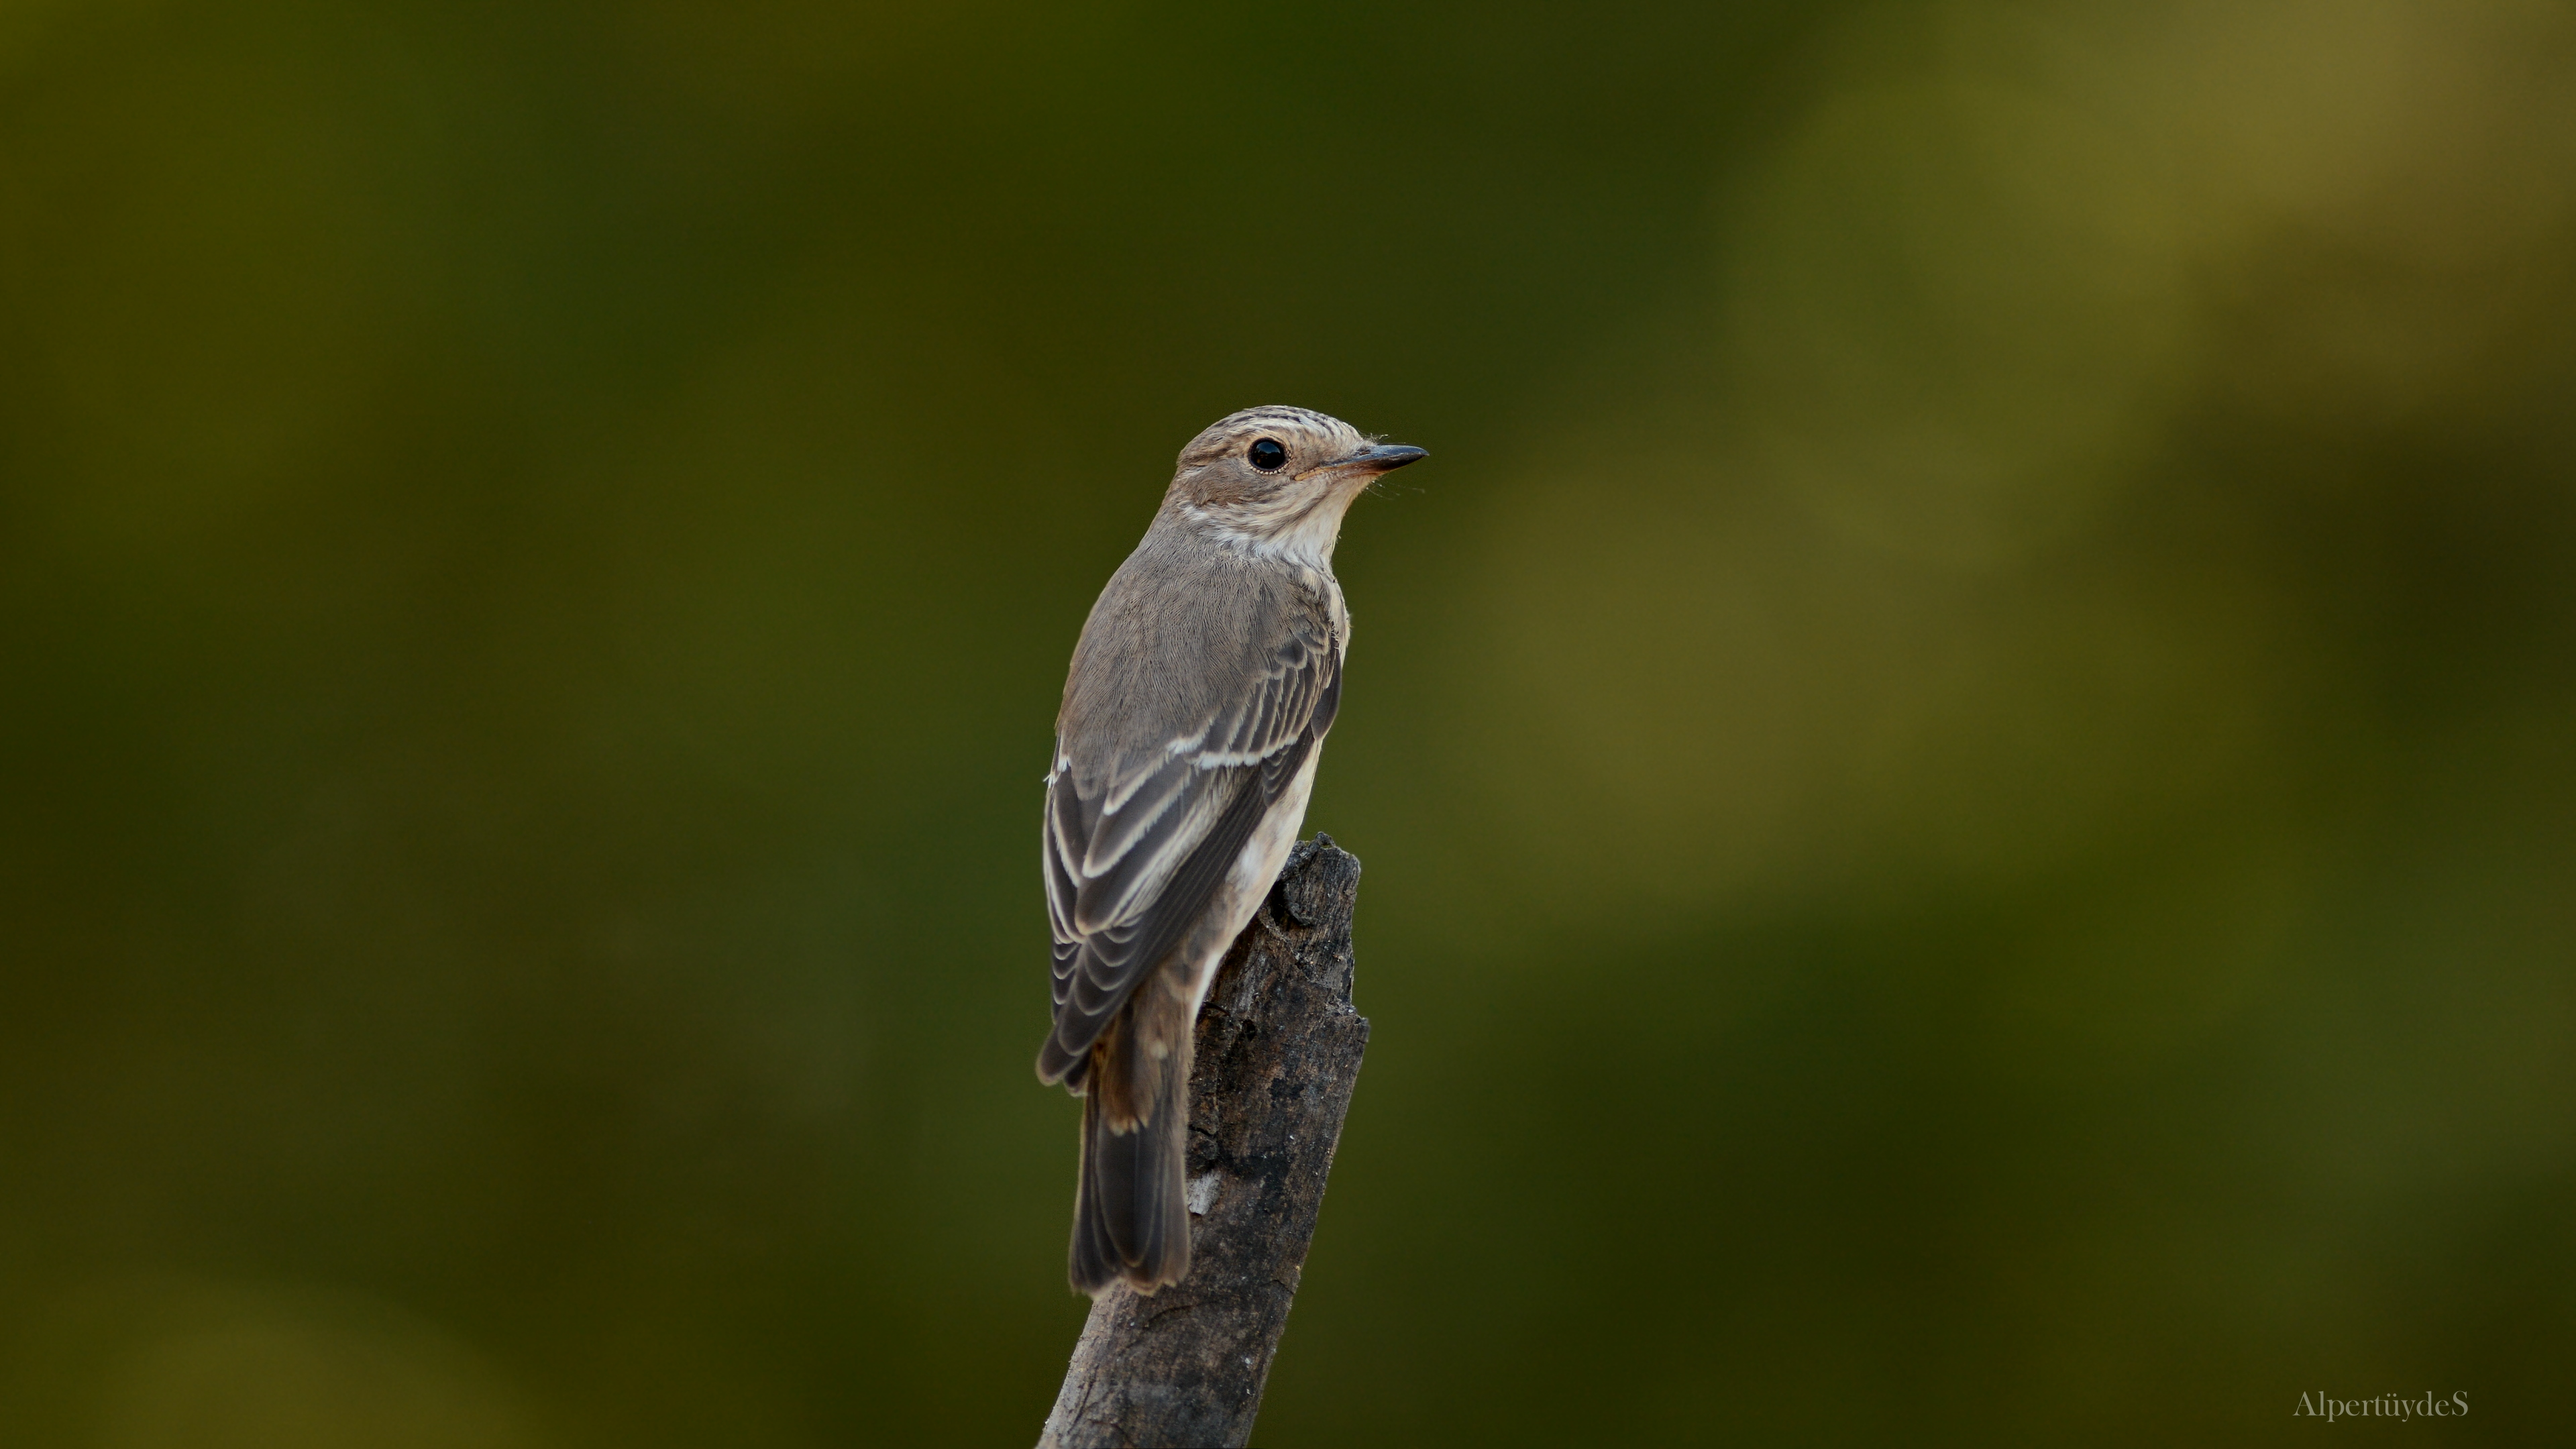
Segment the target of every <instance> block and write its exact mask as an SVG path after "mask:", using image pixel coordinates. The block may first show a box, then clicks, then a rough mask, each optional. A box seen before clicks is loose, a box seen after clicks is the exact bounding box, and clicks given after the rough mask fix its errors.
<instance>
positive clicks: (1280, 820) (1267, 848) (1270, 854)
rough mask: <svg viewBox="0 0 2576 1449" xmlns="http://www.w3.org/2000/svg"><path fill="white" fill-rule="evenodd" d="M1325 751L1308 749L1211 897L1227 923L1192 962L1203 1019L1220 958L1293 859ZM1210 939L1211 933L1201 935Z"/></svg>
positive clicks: (1193, 1007)
mask: <svg viewBox="0 0 2576 1449" xmlns="http://www.w3.org/2000/svg"><path fill="white" fill-rule="evenodd" d="M1323 757H1324V742H1323V741H1321V740H1317V741H1316V742H1315V747H1314V748H1313V749H1311V750H1308V751H1307V752H1306V763H1305V764H1304V765H1302V766H1300V767H1299V768H1298V771H1297V778H1296V779H1294V780H1291V781H1289V782H1288V788H1287V790H1286V791H1285V792H1283V793H1282V794H1281V795H1280V797H1279V798H1278V799H1277V800H1274V801H1272V802H1271V805H1270V811H1269V813H1268V814H1266V815H1264V816H1262V817H1261V823H1260V824H1258V825H1256V826H1254V827H1252V838H1251V839H1250V840H1247V841H1245V842H1244V843H1243V853H1242V854H1240V855H1237V856H1236V857H1235V858H1234V869H1232V870H1230V871H1227V872H1226V874H1225V879H1224V880H1223V881H1221V882H1219V883H1218V885H1217V890H1216V899H1215V900H1213V901H1210V902H1209V903H1208V919H1209V920H1210V922H1211V923H1212V924H1215V925H1217V926H1221V927H1223V929H1222V930H1220V931H1218V932H1215V933H1214V934H1213V939H1214V942H1215V944H1214V946H1213V947H1211V948H1208V949H1206V950H1205V951H1204V953H1203V954H1202V955H1201V957H1200V959H1198V960H1196V961H1193V962H1191V963H1190V971H1191V981H1190V1018H1191V1019H1192V1020H1193V1021H1195V1020H1197V1019H1198V1014H1199V1008H1200V1007H1201V1006H1203V1005H1205V1004H1206V1002H1207V994H1208V987H1210V986H1211V985H1214V984H1215V982H1216V967H1217V963H1218V962H1219V961H1221V960H1223V959H1225V950H1226V947H1228V946H1231V945H1233V944H1234V938H1235V937H1236V936H1238V935H1241V934H1242V932H1243V928H1244V926H1245V924H1246V923H1248V922H1249V921H1251V919H1252V913H1253V912H1255V911H1257V910H1260V909H1261V901H1262V898H1263V897H1264V896H1267V895H1269V894H1270V887H1271V886H1272V885H1274V884H1276V883H1277V882H1278V880H1279V870H1280V868H1281V867H1282V866H1285V865H1286V864H1287V863H1288V852H1289V851H1290V850H1292V849H1294V848H1295V847H1296V844H1297V830H1298V827H1300V826H1302V825H1304V824H1305V823H1306V797H1307V796H1308V795H1310V794H1312V793H1314V789H1315V762H1316V761H1318V760H1320V759H1322V758H1323ZM1202 939H1206V938H1202Z"/></svg>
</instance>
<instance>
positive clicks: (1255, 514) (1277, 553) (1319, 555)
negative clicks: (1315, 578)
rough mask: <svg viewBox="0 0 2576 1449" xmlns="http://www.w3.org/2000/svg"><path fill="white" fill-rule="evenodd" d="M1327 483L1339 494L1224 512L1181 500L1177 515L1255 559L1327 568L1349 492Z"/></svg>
mask: <svg viewBox="0 0 2576 1449" xmlns="http://www.w3.org/2000/svg"><path fill="white" fill-rule="evenodd" d="M1326 486H1327V487H1329V488H1330V489H1332V490H1333V491H1334V492H1337V493H1341V495H1342V496H1340V497H1331V496H1327V497H1325V498H1322V499H1320V500H1310V499H1306V498H1298V499H1287V500H1282V502H1280V503H1279V504H1276V505H1273V506H1272V507H1269V508H1251V507H1239V508H1229V509H1226V510H1225V512H1224V513H1223V514H1218V513H1216V512H1212V511H1210V510H1208V509H1205V508H1201V507H1199V506H1198V505H1197V504H1194V503H1185V504H1183V505H1181V516H1182V517H1184V518H1187V519H1188V520H1189V521H1190V523H1191V525H1192V526H1193V527H1195V528H1197V529H1198V531H1199V533H1200V534H1201V535H1202V536H1203V537H1206V538H1208V539H1209V540H1211V541H1213V542H1216V543H1220V544H1223V545H1224V546H1225V547H1227V548H1236V549H1241V550H1243V551H1244V552H1246V553H1249V554H1252V555H1253V556H1255V557H1257V558H1276V559H1286V560H1288V561H1289V562H1291V563H1297V564H1303V565H1305V566H1306V567H1308V568H1310V569H1330V568H1331V567H1332V566H1333V545H1334V544H1335V543H1336V542H1338V541H1339V540H1340V538H1341V536H1342V515H1343V514H1345V513H1348V512H1349V511H1350V506H1351V493H1349V492H1343V491H1342V489H1343V485H1342V481H1341V480H1339V479H1335V480H1333V481H1331V482H1330V483H1328V484H1327V485H1326ZM1353 491H1354V492H1355V491H1356V490H1353ZM1310 501H1312V502H1313V506H1312V507H1308V508H1306V509H1305V512H1304V513H1303V514H1302V515H1301V514H1299V513H1298V511H1297V510H1298V509H1299V508H1300V507H1301V506H1303V505H1305V504H1307V503H1308V502H1310Z"/></svg>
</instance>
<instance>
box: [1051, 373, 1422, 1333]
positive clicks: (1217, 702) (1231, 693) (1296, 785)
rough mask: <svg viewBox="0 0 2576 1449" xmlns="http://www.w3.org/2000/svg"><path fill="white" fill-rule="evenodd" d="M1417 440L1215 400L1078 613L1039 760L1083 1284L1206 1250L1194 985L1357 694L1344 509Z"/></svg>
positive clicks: (1290, 829) (1262, 892) (1256, 892)
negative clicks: (1200, 1224)
mask: <svg viewBox="0 0 2576 1449" xmlns="http://www.w3.org/2000/svg"><path fill="white" fill-rule="evenodd" d="M1422 456H1423V452H1422V450H1421V449H1420V448H1407V447H1401V446H1397V445H1394V444H1388V443H1379V442H1374V441H1372V440H1371V439H1369V438H1366V437H1363V436H1361V434H1360V433H1359V432H1358V430H1356V429H1354V428H1353V427H1351V425H1350V424H1348V423H1345V422H1342V421H1340V420H1339V419H1336V418H1328V417H1326V416H1324V415H1323V414H1322V413H1315V412H1308V411H1307V410H1305V409H1304V408H1287V407H1267V408H1249V409H1246V410H1245V411H1243V412H1239V413H1235V414H1233V415H1232V416H1230V417H1225V418H1220V419H1218V420H1217V422H1216V423H1215V424H1214V425H1213V426H1211V427H1210V428H1209V429H1208V430H1207V431H1206V432H1203V433H1201V434H1199V435H1198V436H1197V437H1195V438H1193V439H1191V440H1190V444H1189V446H1188V447H1186V448H1183V449H1182V450H1181V458H1180V467H1179V469H1178V470H1177V471H1176V472H1175V473H1174V474H1173V476H1172V486H1171V488H1170V490H1169V491H1167V492H1166V493H1164V495H1163V507H1162V510H1161V511H1160V512H1158V513H1156V514H1155V515H1154V524H1153V526H1152V527H1151V528H1148V529H1147V530H1146V531H1145V541H1144V542H1142V543H1140V544H1138V545H1136V551H1135V552H1134V553H1132V554H1130V555H1128V556H1127V562H1126V563H1124V564H1122V565H1120V566H1119V569H1118V572H1117V573H1115V574H1113V575H1111V576H1110V580H1109V587H1107V588H1105V589H1103V590H1101V593H1100V601H1099V602H1098V603H1096V604H1093V605H1092V606H1091V617H1090V619H1089V620H1087V621H1086V622H1085V623H1084V624H1083V626H1082V642H1081V643H1079V644H1077V645H1075V646H1074V651H1073V670H1072V673H1071V675H1070V677H1068V678H1067V679H1066V680H1065V684H1064V707H1063V709H1062V710H1060V711H1059V712H1058V713H1057V715H1056V724H1055V761H1054V765H1053V767H1052V768H1051V769H1049V770H1048V772H1047V781H1046V787H1047V794H1046V821H1045V824H1044V829H1043V835H1044V841H1043V843H1044V846H1045V854H1046V893H1047V918H1048V921H1049V923H1050V924H1051V925H1052V926H1053V928H1054V932H1055V1029H1054V1030H1053V1031H1051V1032H1049V1033H1048V1034H1047V1039H1046V1045H1045V1046H1044V1047H1042V1048H1041V1049H1040V1050H1039V1052H1038V1077H1039V1079H1040V1080H1042V1081H1048V1082H1062V1083H1064V1085H1065V1089H1066V1090H1067V1091H1069V1092H1073V1093H1075V1094H1077V1095H1079V1096H1080V1097H1081V1098H1082V1175H1081V1179H1080V1181H1079V1183H1078V1184H1077V1186H1076V1188H1075V1195H1074V1205H1073V1260H1072V1276H1073V1286H1074V1287H1075V1288H1077V1289H1079V1290H1081V1291H1082V1292H1085V1293H1090V1294H1094V1295H1097V1294H1099V1293H1101V1292H1103V1291H1104V1290H1106V1289H1107V1288H1108V1287H1109V1285H1110V1284H1112V1283H1114V1282H1117V1281H1119V1280H1120V1279H1125V1280H1126V1282H1127V1283H1128V1284H1129V1285H1130V1286H1131V1287H1133V1288H1134V1289H1135V1290H1136V1291H1137V1292H1139V1293H1151V1292H1153V1291H1154V1290H1155V1289H1157V1288H1160V1287H1162V1286H1163V1285H1164V1284H1166V1283H1177V1282H1179V1281H1181V1277H1182V1275H1183V1274H1185V1273H1187V1272H1188V1271H1189V1268H1190V1222H1189V1210H1188V1208H1187V1206H1186V1205H1185V1203H1184V1199H1183V1184H1182V1180H1181V1179H1182V1171H1183V1167H1184V1165H1185V1164H1186V1162H1187V1160H1188V1156H1189V1121H1190V1105H1189V1080H1190V1040H1191V1034H1192V1030H1193V1028H1194V1027H1195V1025H1196V1024H1197V1021H1198V1014H1199V1004H1200V1003H1201V1002H1202V1001H1204V1000H1206V998H1207V991H1208V984H1209V982H1210V981H1211V980H1213V979H1214V978H1215V976H1216V968H1217V963H1218V961H1219V960H1220V959H1221V958H1223V956H1224V955H1225V950H1226V947H1227V946H1228V945H1230V944H1231V943H1232V942H1233V940H1234V938H1235V934H1236V933H1237V932H1239V931H1241V930H1242V929H1243V927H1244V924H1245V923H1246V922H1247V921H1249V920H1250V919H1251V918H1252V914H1253V912H1254V911H1256V910H1258V909H1259V908H1260V905H1261V901H1262V898H1263V897H1264V896H1266V895H1268V894H1269V891H1270V886H1271V883H1272V882H1273V881H1275V880H1277V879H1278V877H1279V868H1280V866H1281V865H1282V863H1284V862H1285V861H1286V859H1287V857H1288V848H1289V847H1290V846H1291V845H1294V844H1295V843H1296V840H1297V827H1298V825H1299V824H1300V823H1301V822H1302V821H1303V820H1304V819H1305V816H1306V795H1307V792H1308V791H1309V790H1311V789H1312V788H1313V787H1314V783H1315V761H1316V760H1317V759H1318V758H1319V757H1320V756H1321V755H1322V753H1323V749H1324V733H1325V731H1327V730H1329V729H1331V728H1332V727H1333V711H1334V707H1335V706H1336V705H1337V704H1338V703H1339V702H1340V700H1341V693H1342V654H1343V651H1344V650H1345V649H1347V648H1348V647H1349V645H1350V638H1351V618H1350V612H1349V610H1347V609H1345V608H1344V607H1343V606H1342V588H1341V585H1340V584H1339V583H1338V582H1336V581H1335V580H1334V578H1333V542H1334V539H1335V538H1336V537H1338V536H1339V534H1340V533H1341V528H1342V514H1343V512H1344V511H1345V510H1347V509H1348V508H1349V507H1350V504H1351V500H1352V499H1353V498H1354V497H1356V496H1358V494H1359V492H1360V490H1362V489H1363V488H1366V487H1367V486H1368V485H1369V483H1370V481H1371V480H1373V479H1375V478H1376V477H1377V476H1378V475H1379V474H1381V473H1384V472H1386V471H1388V470H1389V469H1393V468H1401V467H1403V466H1404V465H1405V464H1407V463H1410V462H1413V461H1415V460H1416V459H1418V458H1421V457H1422Z"/></svg>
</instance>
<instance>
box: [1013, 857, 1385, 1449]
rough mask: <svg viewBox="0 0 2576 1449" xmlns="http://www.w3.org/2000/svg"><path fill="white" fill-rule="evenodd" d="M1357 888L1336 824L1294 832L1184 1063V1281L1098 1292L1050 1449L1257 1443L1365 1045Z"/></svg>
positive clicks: (1067, 1378)
mask: <svg viewBox="0 0 2576 1449" xmlns="http://www.w3.org/2000/svg"><path fill="white" fill-rule="evenodd" d="M1359 882H1360V863H1359V861H1358V860H1357V859H1355V858H1354V857H1353V856H1352V855H1351V854H1350V853H1349V852H1347V851H1345V850H1342V849H1341V848H1340V847H1338V846H1336V845H1334V844H1333V838H1332V837H1331V836H1329V835H1322V834H1318V835H1317V836H1316V837H1315V838H1314V839H1313V840H1310V841H1305V842H1302V843H1300V844H1299V845H1298V846H1297V848H1296V850H1295V851H1294V852H1293V853H1291V854H1290V855H1289V857H1288V865H1287V868H1286V869H1284V870H1282V871H1281V872H1280V875H1279V884H1278V886H1277V888H1275V889H1274V890H1273V891H1272V892H1271V893H1270V899H1269V901H1268V902H1267V903H1266V904H1265V905H1264V906H1263V907H1262V909H1261V913H1260V915H1258V916H1256V917H1254V918H1253V921H1252V924H1251V925H1249V926H1246V927H1244V929H1243V934H1242V935H1241V936H1240V937H1238V938H1236V940H1235V943H1234V947H1233V949H1232V950H1230V951H1228V952H1227V953H1226V958H1225V964H1224V965H1223V966H1221V967H1219V968H1218V972H1217V978H1216V984H1215V985H1214V986H1213V987H1211V988H1210V989H1209V991H1208V999H1207V1005H1206V1006H1205V1007H1203V1008H1202V1009H1201V1010H1200V1013H1199V1023H1198V1038H1197V1049H1196V1050H1197V1055H1196V1060H1195V1061H1194V1063H1193V1064H1192V1067H1191V1071H1190V1166H1189V1171H1190V1179H1189V1201H1190V1212H1191V1215H1192V1216H1191V1222H1190V1272H1189V1276H1188V1277H1186V1278H1184V1279H1182V1280H1181V1281H1180V1282H1178V1283H1176V1284H1173V1285H1172V1286H1171V1287H1168V1288H1165V1289H1164V1290H1163V1291H1161V1292H1159V1293H1156V1294H1154V1295H1153V1296H1152V1297H1150V1298H1147V1297H1139V1296H1138V1295H1136V1294H1135V1293H1134V1292H1132V1291H1130V1290H1129V1289H1128V1288H1127V1287H1126V1285H1124V1284H1120V1285H1118V1286H1115V1287H1113V1288H1111V1289H1110V1290H1109V1292H1108V1293H1106V1294H1104V1295H1102V1297H1101V1298H1100V1299H1099V1301H1097V1302H1095V1303H1094V1304H1092V1306H1091V1318H1090V1321H1089V1322H1087V1323H1085V1324H1084V1325H1083V1329H1082V1338H1081V1340H1080V1341H1079V1342H1077V1343H1076V1344H1075V1345H1074V1349H1073V1363H1072V1365H1071V1366H1070V1367H1068V1368H1067V1369H1066V1370H1065V1375H1064V1389H1063V1391H1062V1392H1061V1393H1059V1394H1058V1395H1057V1396H1056V1401H1055V1411H1054V1412H1053V1413H1050V1414H1049V1415H1047V1421H1046V1430H1045V1433H1044V1434H1043V1435H1042V1436H1041V1437H1040V1438H1039V1440H1038V1444H1039V1449H1166V1446H1182V1449H1201V1446H1217V1445H1241V1444H1244V1443H1246V1442H1247V1441H1249V1440H1250V1439H1251V1437H1252V1419H1253V1416H1254V1415H1255V1414H1257V1413H1259V1412H1260V1409H1261V1390H1262V1386H1263V1384H1265V1383H1266V1382H1267V1381H1268V1380H1269V1377H1270V1356H1271V1355H1272V1354H1273V1353H1275V1352H1277V1351H1278V1348H1279V1334H1280V1331H1281V1330H1282V1329H1284V1328H1286V1327H1287V1326H1288V1307H1289V1305H1290V1304H1291V1303H1292V1302H1293V1301H1295V1299H1296V1296H1297V1280H1298V1275H1299V1272H1300V1270H1301V1269H1302V1268H1303V1266H1304V1264H1305V1261H1306V1245H1307V1244H1308V1243H1309V1242H1311V1241H1312V1240H1313V1238H1314V1236H1315V1216H1316V1214H1317V1213H1318V1212H1319V1211H1320V1210H1321V1209H1322V1208H1323V1205H1324V1179H1325V1176H1326V1175H1327V1174H1329V1173H1330V1172H1331V1171H1332V1169H1333V1146H1334V1144H1335V1143H1336V1142H1337V1141H1339V1140H1340V1138H1341V1134H1342V1113H1343V1112H1344V1111H1345V1110H1347V1109H1348V1108H1349V1106H1350V1104H1351V1088H1352V1086H1353V1085H1354V1084H1355V1083H1356V1082H1357V1081H1358V1079H1359V1070H1360V1053H1361V1051H1362V1050H1363V1049H1364V1048H1365V1047H1366V1046H1367V1045H1368V1020H1367V1018H1365V1017H1363V1016H1361V1015H1360V1014H1359V1013H1358V1012H1357V1011H1354V1010H1353V1009H1352V1008H1351V971H1352V964H1351V908H1352V905H1353V904H1354V902H1355V901H1356V900H1357V898H1358V894H1359Z"/></svg>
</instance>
